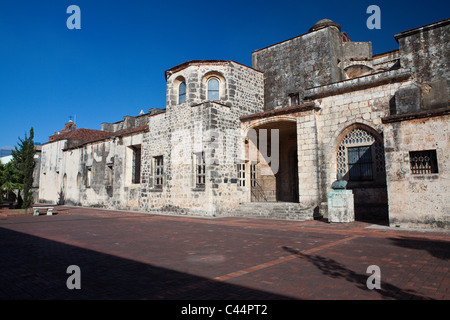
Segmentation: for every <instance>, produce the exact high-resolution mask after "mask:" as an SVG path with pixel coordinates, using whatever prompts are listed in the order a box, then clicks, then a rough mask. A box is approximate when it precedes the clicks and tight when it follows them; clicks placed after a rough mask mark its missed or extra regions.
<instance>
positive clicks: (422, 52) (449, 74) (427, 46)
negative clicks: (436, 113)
mask: <svg viewBox="0 0 450 320" xmlns="http://www.w3.org/2000/svg"><path fill="white" fill-rule="evenodd" d="M395 38H396V40H397V42H398V44H399V51H400V57H401V59H400V62H401V66H402V67H403V68H410V69H411V70H412V71H413V72H414V74H415V78H416V81H417V82H418V83H419V84H420V85H421V86H422V92H421V93H422V104H423V105H424V107H425V109H435V108H442V107H447V104H448V96H449V93H450V83H449V80H448V79H449V78H450V69H449V67H448V66H449V64H450V19H447V20H444V21H441V22H437V23H434V24H431V25H428V26H423V27H420V28H416V29H414V30H410V31H405V32H402V33H400V34H397V35H395Z"/></svg>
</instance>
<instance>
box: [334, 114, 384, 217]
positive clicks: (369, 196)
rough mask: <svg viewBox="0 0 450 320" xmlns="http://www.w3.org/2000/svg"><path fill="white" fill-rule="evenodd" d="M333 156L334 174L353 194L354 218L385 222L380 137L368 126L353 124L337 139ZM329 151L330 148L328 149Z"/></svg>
mask: <svg viewBox="0 0 450 320" xmlns="http://www.w3.org/2000/svg"><path fill="white" fill-rule="evenodd" d="M334 141H335V142H336V144H335V148H334V152H333V157H334V160H335V161H333V163H334V164H335V170H334V172H335V173H336V175H337V174H338V173H341V174H342V175H343V179H345V180H347V181H348V184H347V189H350V190H352V191H353V195H354V202H355V218H356V219H357V220H377V221H379V222H381V223H383V224H385V223H387V222H388V206H387V188H386V171H385V156H384V145H383V136H382V134H380V133H379V132H378V131H377V130H375V129H373V128H372V127H370V126H368V125H365V124H362V123H353V124H351V125H348V126H347V127H346V128H344V129H343V130H342V131H341V132H340V133H339V135H338V136H337V138H336V139H335V140H334ZM330 150H333V149H330Z"/></svg>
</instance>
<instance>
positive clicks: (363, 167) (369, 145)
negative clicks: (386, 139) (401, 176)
mask: <svg viewBox="0 0 450 320" xmlns="http://www.w3.org/2000/svg"><path fill="white" fill-rule="evenodd" d="M336 160H337V173H341V174H342V175H343V176H347V178H348V180H350V181H363V180H378V179H381V177H383V176H384V170H385V164H384V148H383V142H382V141H379V140H378V139H377V138H376V137H375V136H374V135H372V134H371V133H370V132H368V131H366V130H363V129H360V128H356V129H353V130H352V131H351V132H349V133H348V134H347V135H346V136H345V137H344V139H343V140H342V142H341V144H340V145H339V148H338V151H337V158H336Z"/></svg>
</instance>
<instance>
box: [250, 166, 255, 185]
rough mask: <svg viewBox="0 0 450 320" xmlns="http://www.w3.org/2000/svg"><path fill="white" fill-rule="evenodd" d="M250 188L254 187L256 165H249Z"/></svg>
mask: <svg viewBox="0 0 450 320" xmlns="http://www.w3.org/2000/svg"><path fill="white" fill-rule="evenodd" d="M250 186H251V187H252V188H255V187H256V163H251V164H250Z"/></svg>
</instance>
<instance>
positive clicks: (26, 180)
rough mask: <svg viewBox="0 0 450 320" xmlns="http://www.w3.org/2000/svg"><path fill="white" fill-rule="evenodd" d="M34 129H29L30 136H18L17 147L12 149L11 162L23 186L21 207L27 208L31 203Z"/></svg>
mask: <svg viewBox="0 0 450 320" xmlns="http://www.w3.org/2000/svg"><path fill="white" fill-rule="evenodd" d="M33 138H34V131H33V128H31V129H30V136H29V137H27V135H26V134H25V139H23V140H22V139H21V138H20V137H19V143H18V146H19V148H17V147H15V148H14V150H12V156H13V163H14V165H15V167H16V169H17V173H18V178H19V179H18V180H19V183H21V184H22V186H23V204H22V208H23V209H25V208H28V207H30V206H31V205H32V204H33V194H32V191H31V188H32V186H33V171H34V154H35V152H36V150H35V148H34V142H33Z"/></svg>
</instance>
